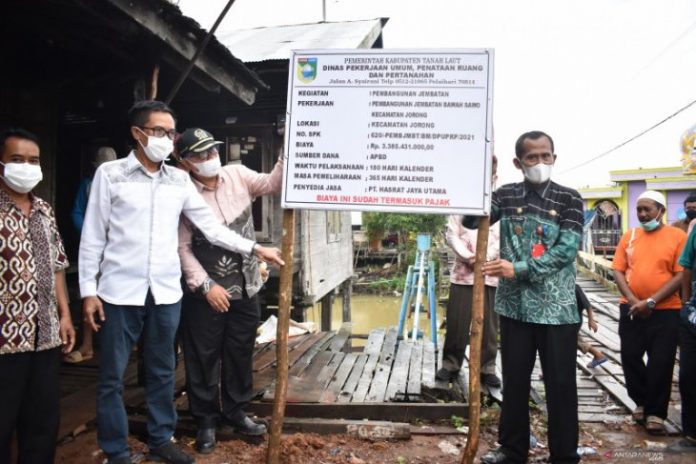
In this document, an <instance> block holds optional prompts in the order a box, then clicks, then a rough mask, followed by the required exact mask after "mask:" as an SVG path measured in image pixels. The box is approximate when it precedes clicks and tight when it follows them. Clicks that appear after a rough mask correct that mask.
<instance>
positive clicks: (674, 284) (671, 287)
mask: <svg viewBox="0 0 696 464" xmlns="http://www.w3.org/2000/svg"><path fill="white" fill-rule="evenodd" d="M681 280H682V273H681V272H678V273H676V274H674V277H672V278H671V279H670V280H669V281H668V282H667V283H666V284H664V285H663V286H662V287H660V289H659V290H658V291H657V292H655V294H654V295H652V298H653V299H654V300H655V302H657V303H659V302H660V301H662V300H664V299H665V298H668V297H669V296H670V295H673V294H674V292H676V291H677V289H678V288H679V286H680V285H681Z"/></svg>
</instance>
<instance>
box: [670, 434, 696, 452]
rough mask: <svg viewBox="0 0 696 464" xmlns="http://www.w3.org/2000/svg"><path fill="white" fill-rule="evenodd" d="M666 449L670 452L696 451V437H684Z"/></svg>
mask: <svg viewBox="0 0 696 464" xmlns="http://www.w3.org/2000/svg"><path fill="white" fill-rule="evenodd" d="M665 451H666V452H668V453H696V438H691V437H685V438H682V439H681V440H679V441H675V442H674V443H672V444H671V445H669V446H668V447H667V448H665Z"/></svg>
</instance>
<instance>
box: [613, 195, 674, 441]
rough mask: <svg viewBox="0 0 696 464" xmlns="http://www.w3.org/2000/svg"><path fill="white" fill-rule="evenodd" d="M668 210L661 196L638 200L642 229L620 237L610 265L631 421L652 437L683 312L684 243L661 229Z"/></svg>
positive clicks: (660, 428) (659, 422)
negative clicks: (616, 292) (681, 260)
mask: <svg viewBox="0 0 696 464" xmlns="http://www.w3.org/2000/svg"><path fill="white" fill-rule="evenodd" d="M666 204H667V201H666V200H665V197H664V195H662V194H661V193H660V192H656V191H654V190H647V191H645V192H643V193H642V194H640V196H639V197H638V200H637V202H636V212H637V213H638V219H639V220H640V227H637V228H633V229H631V230H629V231H627V232H626V233H625V234H624V235H623V237H621V240H620V241H619V244H618V246H617V247H616V253H615V255H614V261H613V268H614V278H615V280H616V284H617V285H618V287H619V291H620V292H621V295H622V298H621V302H620V303H621V304H620V306H619V308H620V312H621V315H620V319H619V337H620V338H621V364H622V366H623V370H624V376H625V377H626V390H627V391H628V395H629V396H630V397H631V399H632V400H633V401H634V402H635V403H636V409H635V410H634V411H633V419H634V420H635V421H636V422H637V423H639V424H645V429H646V430H647V431H648V432H649V433H652V434H663V433H664V432H665V428H664V424H663V422H664V419H665V418H666V417H667V407H668V405H669V396H670V393H671V390H672V371H673V369H674V360H675V355H676V351H677V341H678V333H679V311H680V310H681V306H682V304H681V300H680V298H679V294H678V293H677V291H678V289H679V286H680V285H681V277H682V271H683V268H682V266H681V265H680V264H679V262H678V260H679V256H680V254H681V252H682V249H683V248H684V244H685V243H686V238H687V237H686V234H685V233H684V231H682V230H680V229H678V228H676V227H672V226H668V225H666V224H663V222H662V220H663V217H664V214H665V205H666ZM646 354H647V359H648V362H647V364H646V363H645V362H644V361H643V357H644V356H645V355H646Z"/></svg>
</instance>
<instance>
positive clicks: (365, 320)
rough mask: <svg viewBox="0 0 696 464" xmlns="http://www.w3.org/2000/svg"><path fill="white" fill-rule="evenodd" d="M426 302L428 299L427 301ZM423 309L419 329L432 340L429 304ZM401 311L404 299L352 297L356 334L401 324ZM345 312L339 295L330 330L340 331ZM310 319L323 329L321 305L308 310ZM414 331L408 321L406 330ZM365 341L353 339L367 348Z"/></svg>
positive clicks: (440, 315) (439, 310)
mask: <svg viewBox="0 0 696 464" xmlns="http://www.w3.org/2000/svg"><path fill="white" fill-rule="evenodd" d="M424 300H425V298H424ZM423 308H424V309H423V310H421V311H420V314H419V318H418V319H419V329H420V330H421V331H423V332H424V337H425V338H426V339H428V340H430V320H429V319H428V315H427V312H428V305H427V303H426V302H424V304H423ZM400 309H401V296H379V295H363V294H358V295H356V294H353V295H352V296H351V319H352V322H353V325H352V333H353V334H365V335H367V334H369V333H370V330H372V329H376V328H379V327H385V328H386V327H391V326H395V327H396V326H397V325H398V324H399V311H400ZM342 313H343V301H342V298H341V296H340V295H337V296H336V298H334V303H333V308H332V312H331V330H338V329H340V328H341V323H342ZM443 317H444V308H442V307H440V306H438V308H437V326H438V327H439V325H440V324H441V323H442V319H443ZM307 320H308V321H312V322H315V323H316V324H317V327H321V305H319V304H317V305H315V306H313V307H311V308H308V309H307ZM412 328H413V317H411V319H407V320H406V331H409V330H411V329H412ZM364 343H365V340H360V339H353V346H362V345H364Z"/></svg>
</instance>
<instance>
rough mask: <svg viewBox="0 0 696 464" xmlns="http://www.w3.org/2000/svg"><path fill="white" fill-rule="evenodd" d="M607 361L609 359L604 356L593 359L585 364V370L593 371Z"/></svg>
mask: <svg viewBox="0 0 696 464" xmlns="http://www.w3.org/2000/svg"><path fill="white" fill-rule="evenodd" d="M607 361H609V358H607V357H606V356H602V357H601V358H599V359H597V358H594V359H593V360H592V361H590V362H588V363H587V368H588V369H594V368H595V367H597V366H599V365H600V364H604V363H605V362H607Z"/></svg>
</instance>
